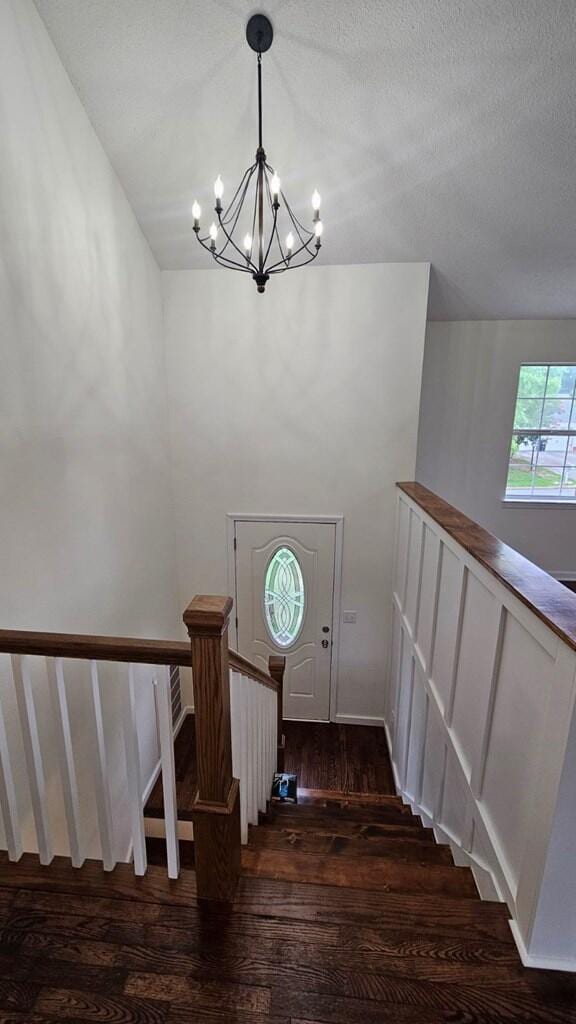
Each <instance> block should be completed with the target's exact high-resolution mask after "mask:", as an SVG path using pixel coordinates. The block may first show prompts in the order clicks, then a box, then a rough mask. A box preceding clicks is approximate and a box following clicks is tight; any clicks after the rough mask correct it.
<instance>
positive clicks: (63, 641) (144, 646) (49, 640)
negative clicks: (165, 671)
mask: <svg viewBox="0 0 576 1024" xmlns="http://www.w3.org/2000/svg"><path fill="white" fill-rule="evenodd" d="M0 654H36V655H43V656H45V657H47V658H81V659H85V660H86V661H122V662H129V663H131V664H135V663H136V662H142V663H143V664H145V665H190V664H191V657H190V645H189V644H187V643H186V642H185V641H182V642H180V641H178V640H142V639H139V638H138V637H122V636H90V635H88V634H81V633H36V632H34V631H32V630H25V629H0Z"/></svg>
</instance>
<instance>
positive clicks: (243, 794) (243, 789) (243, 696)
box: [238, 676, 248, 844]
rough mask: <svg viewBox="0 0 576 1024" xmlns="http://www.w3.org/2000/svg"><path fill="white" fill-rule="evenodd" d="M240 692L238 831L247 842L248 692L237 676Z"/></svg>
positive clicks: (242, 677)
mask: <svg viewBox="0 0 576 1024" xmlns="http://www.w3.org/2000/svg"><path fill="white" fill-rule="evenodd" d="M238 688H239V693H240V701H239V705H240V832H241V836H242V842H243V843H244V844H246V843H247V842H248V788H247V786H248V705H247V700H248V694H247V685H246V679H245V678H244V676H239V677H238Z"/></svg>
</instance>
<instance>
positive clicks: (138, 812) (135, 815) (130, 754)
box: [122, 665, 147, 875]
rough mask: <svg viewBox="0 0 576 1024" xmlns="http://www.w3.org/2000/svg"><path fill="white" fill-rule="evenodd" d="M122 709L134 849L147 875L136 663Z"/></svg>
mask: <svg viewBox="0 0 576 1024" xmlns="http://www.w3.org/2000/svg"><path fill="white" fill-rule="evenodd" d="M122 712H123V728H124V749H125V752H126V781H127V790H128V800H129V804H130V819H131V822H132V844H133V852H134V873H135V874H136V875H145V874H146V867H147V863H146V839H145V836H144V815H143V813H142V783H141V781H140V754H139V751H138V723H137V719H136V694H135V681H134V666H133V665H129V666H128V678H127V680H126V681H125V683H124V684H123V686H122Z"/></svg>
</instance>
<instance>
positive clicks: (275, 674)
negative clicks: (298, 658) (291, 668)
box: [268, 654, 286, 679]
mask: <svg viewBox="0 0 576 1024" xmlns="http://www.w3.org/2000/svg"><path fill="white" fill-rule="evenodd" d="M285 668H286V658H285V656H284V655H283V654H271V655H270V657H269V658H268V671H269V673H270V675H271V676H272V678H273V679H281V678H282V676H283V675H284V669H285Z"/></svg>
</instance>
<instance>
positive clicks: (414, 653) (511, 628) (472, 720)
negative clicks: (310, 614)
mask: <svg viewBox="0 0 576 1024" xmlns="http://www.w3.org/2000/svg"><path fill="white" fill-rule="evenodd" d="M397 501H398V508H397V532H396V568H395V583H394V595H393V619H394V625H393V644H392V649H391V655H390V665H389V678H388V686H387V693H386V711H385V716H386V729H387V734H388V742H389V745H390V750H391V755H392V762H393V769H394V774H395V782H396V786H397V789H398V791H399V793H400V794H401V795H402V796H403V798H404V799H405V801H406V802H408V803H410V805H411V806H412V808H413V810H414V811H416V812H417V813H418V814H420V815H421V816H422V818H423V820H424V823H425V824H427V825H432V826H433V828H434V830H435V833H436V836H437V838H438V839H439V840H440V841H444V842H448V843H449V844H450V846H451V848H452V852H453V854H454V858H455V861H456V863H457V864H463V865H465V864H468V865H470V867H471V868H472V870H473V872H474V875H475V878H476V881H477V884H478V887H479V890H480V893H481V895H482V896H483V898H485V899H500V900H503V901H505V902H506V903H507V905H508V908H509V911H510V917H511V922H510V925H511V928H512V931H513V934H514V937H515V940H516V943H517V945H518V949H519V951H520V955H521V957H522V960H523V962H524V964H525V965H527V966H533V967H547V968H553V969H554V968H556V969H562V970H571V971H574V970H576V870H575V866H574V865H575V861H574V850H575V849H576V813H575V811H574V808H575V807H576V715H575V687H576V595H574V594H572V593H571V592H570V591H569V590H567V589H566V588H565V587H563V586H562V585H561V584H560V583H558V582H557V581H556V580H554V579H553V578H552V577H551V576H549V575H548V574H547V573H545V572H543V570H541V569H539V568H538V567H537V566H535V565H534V564H533V563H531V562H529V561H528V560H527V559H525V558H524V557H523V556H522V555H520V554H518V552H516V551H514V550H513V549H512V548H509V547H508V546H507V545H505V544H503V543H502V542H501V541H499V540H498V539H497V538H495V537H494V536H492V535H491V534H489V533H487V532H486V531H485V530H483V529H481V527H479V526H478V525H477V524H476V523H474V522H472V521H471V520H470V519H468V518H467V517H466V516H464V515H463V514H462V513H460V512H458V510H457V509H455V508H453V507H452V506H451V505H449V504H447V503H446V502H445V501H443V500H442V499H441V498H439V497H437V496H436V495H435V494H433V493H432V492H431V491H429V490H427V488H425V487H423V486H421V485H420V484H415V483H407V484H399V485H398V488H397Z"/></svg>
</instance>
